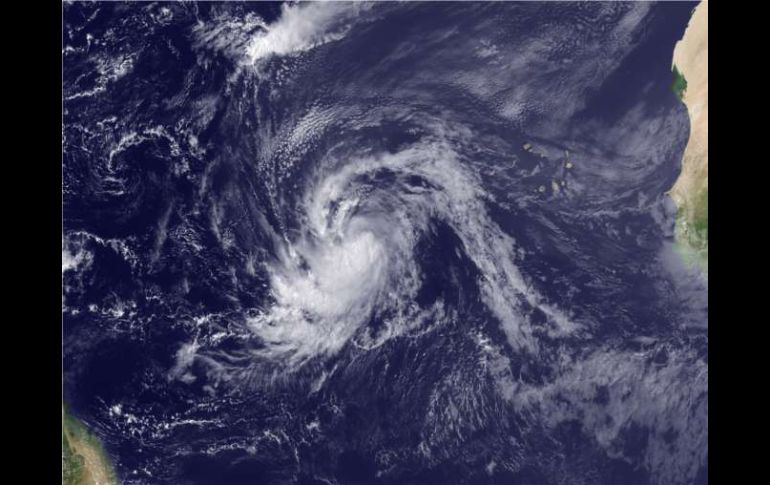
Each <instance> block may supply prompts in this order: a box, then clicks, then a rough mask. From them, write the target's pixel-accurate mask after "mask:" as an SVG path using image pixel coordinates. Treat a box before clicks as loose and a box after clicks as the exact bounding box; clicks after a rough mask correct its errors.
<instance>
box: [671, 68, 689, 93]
mask: <svg viewBox="0 0 770 485" xmlns="http://www.w3.org/2000/svg"><path fill="white" fill-rule="evenodd" d="M671 90H672V91H674V94H676V97H677V98H679V100H680V101H681V100H682V98H683V96H684V92H685V90H687V80H686V79H685V78H684V75H683V74H682V73H681V72H679V69H677V68H676V66H674V81H673V82H672V83H671Z"/></svg>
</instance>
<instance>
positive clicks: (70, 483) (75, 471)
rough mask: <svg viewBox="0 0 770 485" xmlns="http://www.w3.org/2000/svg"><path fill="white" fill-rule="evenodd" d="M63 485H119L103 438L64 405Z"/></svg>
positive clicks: (62, 435)
mask: <svg viewBox="0 0 770 485" xmlns="http://www.w3.org/2000/svg"><path fill="white" fill-rule="evenodd" d="M61 440H62V485H108V484H114V483H117V481H116V479H115V474H114V472H113V470H112V467H111V465H110V463H109V460H108V459H107V455H106V454H105V452H104V448H103V447H102V445H101V443H100V442H99V439H98V438H97V437H96V436H94V435H93V434H92V433H90V432H89V431H88V429H86V427H85V425H83V423H81V422H80V421H78V420H77V419H76V418H75V417H74V416H72V415H70V414H69V413H68V412H67V409H66V407H65V406H64V405H62V434H61Z"/></svg>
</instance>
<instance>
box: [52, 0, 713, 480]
mask: <svg viewBox="0 0 770 485" xmlns="http://www.w3.org/2000/svg"><path fill="white" fill-rule="evenodd" d="M707 25H708V3H707V2H706V1H703V2H700V3H698V2H662V3H650V2H569V3H567V2H289V3H266V2H72V1H65V2H64V3H63V4H62V46H61V49H62V53H61V55H62V110H63V115H62V180H63V182H62V227H63V230H62V303H61V305H62V367H63V375H62V391H63V392H62V403H61V405H62V483H63V484H66V485H96V484H99V485H107V484H136V485H139V484H148V485H149V484H169V485H172V484H173V485H177V484H178V485H187V484H189V485H193V484H200V485H204V484H205V485H241V484H251V485H261V484H308V485H309V484H316V485H320V484H332V485H348V484H351V485H352V484H399V485H400V484H404V485H422V484H425V485H428V484H436V485H439V484H441V485H443V484H449V485H452V484H472V485H475V484H511V485H541V484H542V485H556V484H559V485H593V484H599V485H642V484H657V485H676V484H707V483H708V28H707Z"/></svg>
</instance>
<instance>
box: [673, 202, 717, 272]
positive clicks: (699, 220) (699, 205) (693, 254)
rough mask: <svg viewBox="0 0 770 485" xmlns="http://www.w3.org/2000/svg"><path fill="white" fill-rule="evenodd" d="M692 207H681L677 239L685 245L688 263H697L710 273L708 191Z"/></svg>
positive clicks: (677, 224) (678, 215)
mask: <svg viewBox="0 0 770 485" xmlns="http://www.w3.org/2000/svg"><path fill="white" fill-rule="evenodd" d="M691 203H692V207H687V206H685V207H681V208H680V209H679V212H678V214H677V222H676V238H677V240H678V241H680V242H682V243H683V244H684V246H685V247H684V248H683V249H684V253H685V257H686V259H687V260H688V261H691V262H693V263H697V264H699V265H700V266H701V268H703V269H704V270H705V271H706V272H708V257H709V253H708V250H709V245H708V241H709V202H708V189H703V190H701V192H700V193H699V194H698V195H697V197H694V198H693V200H692V202H691Z"/></svg>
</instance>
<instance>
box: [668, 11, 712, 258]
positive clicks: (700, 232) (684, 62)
mask: <svg viewBox="0 0 770 485" xmlns="http://www.w3.org/2000/svg"><path fill="white" fill-rule="evenodd" d="M673 64H674V66H673V67H674V68H675V69H676V70H677V71H678V72H679V73H681V75H682V76H683V77H684V79H685V80H686V88H685V89H684V92H683V93H682V101H683V102H684V104H685V105H686V106H687V111H688V113H689V115H690V139H689V141H688V143H687V147H686V148H685V151H684V156H683V159H682V173H681V175H680V176H679V178H678V179H677V181H676V183H675V184H674V186H673V187H672V189H671V192H670V195H671V197H672V198H673V199H674V202H676V205H677V207H678V208H679V215H678V218H677V228H676V236H677V241H678V242H679V243H680V244H682V245H683V246H685V248H686V250H687V251H688V252H689V253H690V254H694V255H695V257H696V259H697V261H698V262H699V263H700V264H701V265H702V266H703V268H704V269H705V270H706V271H708V1H702V2H701V3H700V4H698V6H697V7H696V8H695V11H694V12H693V15H692V18H691V19H690V23H689V25H688V27H687V30H686V31H685V34H684V37H683V38H682V40H681V41H679V42H678V43H677V44H676V47H675V48H674V60H673Z"/></svg>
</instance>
